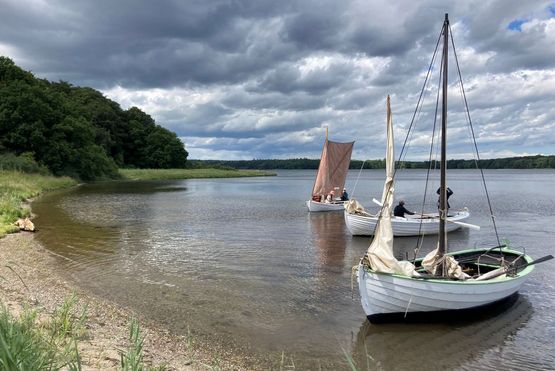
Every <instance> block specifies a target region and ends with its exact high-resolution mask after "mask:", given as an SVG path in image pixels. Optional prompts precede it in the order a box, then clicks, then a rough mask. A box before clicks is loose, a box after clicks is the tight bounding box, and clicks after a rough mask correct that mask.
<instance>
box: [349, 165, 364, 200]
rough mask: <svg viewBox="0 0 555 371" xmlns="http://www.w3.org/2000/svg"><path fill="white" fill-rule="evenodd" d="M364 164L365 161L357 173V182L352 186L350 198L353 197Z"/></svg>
mask: <svg viewBox="0 0 555 371" xmlns="http://www.w3.org/2000/svg"><path fill="white" fill-rule="evenodd" d="M365 162H366V160H364V161H362V166H361V167H360V170H359V171H358V176H357V180H356V181H355V185H354V187H353V191H352V197H354V196H355V190H356V188H357V184H358V180H359V179H360V174H362V169H364V163H365Z"/></svg>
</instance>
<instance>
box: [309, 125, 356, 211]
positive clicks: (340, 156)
mask: <svg viewBox="0 0 555 371" xmlns="http://www.w3.org/2000/svg"><path fill="white" fill-rule="evenodd" d="M354 144H355V142H348V143H339V142H332V141H330V140H328V129H327V128H326V141H325V142H324V147H323V148H322V155H321V156H320V164H319V165H318V172H317V173H316V179H315V180H314V186H313V187H312V193H311V198H310V200H308V201H306V206H307V207H308V210H309V211H310V212H318V211H343V210H344V206H343V202H342V201H341V199H340V196H341V193H342V192H343V189H344V187H345V179H346V178H347V172H348V171H349V165H350V163H351V154H352V153H353V146H354ZM328 196H329V197H330V198H331V199H329V201H325V200H326V198H327V197H328Z"/></svg>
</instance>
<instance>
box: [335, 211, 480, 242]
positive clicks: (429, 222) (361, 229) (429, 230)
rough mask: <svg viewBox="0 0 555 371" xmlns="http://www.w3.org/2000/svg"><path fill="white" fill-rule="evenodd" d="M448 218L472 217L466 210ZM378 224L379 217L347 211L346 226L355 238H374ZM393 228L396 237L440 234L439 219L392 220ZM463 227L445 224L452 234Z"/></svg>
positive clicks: (461, 219)
mask: <svg viewBox="0 0 555 371" xmlns="http://www.w3.org/2000/svg"><path fill="white" fill-rule="evenodd" d="M450 215H451V216H449V217H447V220H449V221H455V222H462V221H463V220H465V219H467V218H468V217H469V216H470V213H469V212H468V211H466V210H461V211H457V212H456V213H452V214H450ZM377 222H378V217H377V216H365V215H359V214H351V213H349V212H347V211H345V224H346V225H347V229H348V230H349V232H351V234H352V235H353V236H372V235H373V234H374V231H375V229H376V224H377ZM391 227H392V228H393V235H394V236H419V235H422V234H424V235H432V234H438V232H439V219H437V218H430V219H418V218H414V217H408V218H399V217H392V218H391ZM460 227H461V226H460V225H458V224H455V223H449V222H448V223H445V230H446V232H452V231H455V230H457V229H459V228H460Z"/></svg>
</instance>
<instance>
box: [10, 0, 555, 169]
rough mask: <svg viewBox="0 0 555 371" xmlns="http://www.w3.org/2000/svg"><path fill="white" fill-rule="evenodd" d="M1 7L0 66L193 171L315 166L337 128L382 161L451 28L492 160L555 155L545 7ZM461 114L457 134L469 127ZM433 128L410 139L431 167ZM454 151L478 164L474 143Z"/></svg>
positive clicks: (124, 3) (436, 2)
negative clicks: (97, 93)
mask: <svg viewBox="0 0 555 371" xmlns="http://www.w3.org/2000/svg"><path fill="white" fill-rule="evenodd" d="M0 2H1V5H2V7H1V9H2V11H1V12H0V51H2V52H3V53H5V54H7V55H8V56H10V57H11V58H13V59H14V60H15V62H16V63H18V64H19V65H20V66H22V67H23V68H26V69H30V70H32V71H33V72H34V73H35V74H36V75H37V76H39V77H44V78H48V79H51V80H59V79H62V80H66V81H69V82H71V83H72V84H76V85H87V86H92V87H95V88H97V89H101V90H102V91H103V92H104V93H105V94H106V95H107V96H109V97H110V98H112V99H114V100H116V101H118V102H120V103H121V105H122V106H123V107H129V106H132V105H136V106H139V107H140V108H141V109H143V110H145V111H146V112H148V113H150V114H151V115H153V117H154V118H155V119H156V121H157V122H158V123H159V124H161V125H163V126H165V127H167V128H169V129H171V130H173V131H175V132H176V133H177V134H178V135H179V136H181V137H182V138H183V140H184V142H185V143H186V145H187V146H188V149H189V151H190V153H191V157H192V158H195V157H204V158H216V157H219V158H253V157H257V158H269V157H281V158H283V157H297V156H307V157H317V156H318V155H319V153H320V150H321V144H322V140H323V135H324V134H323V133H324V127H326V126H328V127H329V128H330V133H331V134H332V136H333V138H334V139H335V140H343V141H348V140H353V139H357V144H356V146H355V154H354V157H355V158H381V157H383V148H382V147H383V146H381V144H382V143H383V138H384V134H385V133H384V121H385V97H386V95H387V94H391V95H392V102H393V111H394V122H395V127H396V131H397V132H398V133H397V134H398V135H397V140H402V139H404V138H403V135H404V134H405V132H406V129H407V128H408V125H409V124H410V121H411V117H412V113H413V109H414V105H415V104H416V100H417V98H418V94H419V92H420V89H421V85H422V83H423V80H424V76H425V73H426V71H427V69H428V65H429V63H430V57H431V54H432V52H433V48H434V47H435V44H436V41H437V39H438V34H439V31H440V28H441V24H442V21H443V17H444V13H446V12H449V13H450V14H451V25H452V28H453V32H454V38H455V42H456V44H457V47H458V57H459V61H460V63H461V68H462V69H463V78H464V79H465V86H466V88H467V95H468V99H469V103H470V104H471V108H472V109H474V112H473V120H475V122H476V130H477V133H478V136H479V140H481V141H482V143H483V145H484V147H485V149H486V151H487V153H490V154H492V155H494V154H495V153H502V154H504V155H509V154H511V153H529V152H531V151H534V150H538V151H543V152H546V151H547V152H550V151H551V152H552V150H550V149H549V148H553V145H554V143H553V139H550V138H555V127H554V126H555V125H554V124H553V123H554V122H555V113H554V109H553V108H552V107H551V106H552V101H553V100H554V99H555V87H554V86H553V85H554V84H555V72H554V68H555V48H553V44H555V20H554V19H553V17H554V16H555V15H554V14H553V11H552V9H553V8H552V6H553V5H552V3H551V2H548V1H526V2H524V1H516V0H491V1H487V0H485V1H484V0H472V1H466V2H460V1H442V0H426V1H421V2H414V1H412V0H410V1H409V0H399V1H394V2H393V1H386V0H383V1H382V0H377V1H363V0H360V1H358V0H350V1H338V0H318V1H317V0H307V1H268V0H256V1H255V0H249V1H247V0H211V1H206V0H202V1H200V0H198V1H196V0H195V1H177V0H176V1H168V0H165V1H131V0H119V1H107V0H101V1H69V0H59V1H49V0H46V1H32V0H28V1H26V0H17V1H15V0H0ZM550 4H551V8H550ZM515 21H517V23H518V25H519V27H516V26H514V25H515V24H516V23H514V22H515ZM511 24H512V25H513V26H511V27H509V25H511ZM453 71H454V69H453ZM428 93H429V97H428V100H427V101H426V107H427V108H433V105H434V102H435V101H434V99H435V96H434V95H433V91H430V92H428ZM450 99H451V98H450ZM456 99H459V101H460V98H457V97H453V99H451V102H456ZM453 106H454V107H453V108H451V109H452V110H454V113H453V114H452V115H451V118H452V121H453V124H454V125H458V124H459V123H464V116H463V115H461V114H460V113H459V111H460V107H459V108H457V107H456V105H453ZM457 110H459V111H457ZM429 117H430V114H429V113H427V114H423V118H428V120H427V121H426V122H425V123H424V124H422V125H421V126H418V128H417V129H416V131H415V135H414V138H413V141H414V142H413V145H414V147H415V148H416V149H417V150H418V151H419V152H420V153H425V152H426V149H427V144H426V143H427V140H428V139H426V138H427V137H426V136H425V135H424V132H425V131H426V130H427V129H429V128H430V127H431V125H432V120H431V118H429ZM451 135H452V138H453V141H454V143H453V144H452V145H451V147H450V148H453V149H455V150H456V151H457V153H460V154H462V155H468V154H469V152H468V151H465V150H463V143H464V141H465V140H466V139H467V138H466V137H465V135H466V132H465V131H463V130H454V131H453V134H451Z"/></svg>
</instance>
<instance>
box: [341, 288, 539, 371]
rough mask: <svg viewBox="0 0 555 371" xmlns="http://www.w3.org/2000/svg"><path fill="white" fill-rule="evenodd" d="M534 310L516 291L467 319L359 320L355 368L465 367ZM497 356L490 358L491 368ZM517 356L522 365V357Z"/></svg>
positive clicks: (513, 331) (512, 332) (504, 338)
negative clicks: (507, 301) (508, 301)
mask: <svg viewBox="0 0 555 371" xmlns="http://www.w3.org/2000/svg"><path fill="white" fill-rule="evenodd" d="M533 313H534V312H533V310H532V306H531V305H530V302H529V301H528V299H527V298H524V297H521V296H520V297H517V298H516V302H514V303H512V306H511V307H510V309H508V308H507V307H503V308H498V309H497V310H496V311H493V312H490V313H489V316H488V317H486V318H480V319H479V320H476V321H474V322H471V323H464V322H461V323H458V324H457V323H455V324H444V325H440V324H433V325H432V324H382V325H374V324H370V322H368V321H364V323H363V324H362V325H361V327H360V330H359V332H358V334H357V337H356V341H355V344H354V346H353V353H352V354H353V359H354V360H355V362H356V364H357V366H358V367H359V368H360V369H384V370H392V369H413V368H414V367H422V368H423V369H444V370H445V369H457V368H464V367H465V365H468V364H469V363H470V362H472V361H473V360H474V359H477V358H480V357H482V356H483V355H484V354H486V353H487V352H488V351H489V350H491V349H492V348H494V347H497V346H499V345H500V344H503V343H505V342H506V341H507V340H509V339H510V338H511V337H513V336H514V335H515V334H516V333H517V332H518V331H519V329H521V328H522V327H523V326H525V325H526V323H527V322H528V321H529V320H530V318H531V317H532V315H533ZM531 361H533V360H531ZM498 362H499V360H498V359H495V360H493V361H492V365H491V366H492V367H493V369H496V368H497V367H496V365H498ZM521 362H522V364H521V365H520V366H521V367H524V368H527V367H526V365H527V364H529V363H527V360H525V359H524V360H521Z"/></svg>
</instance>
